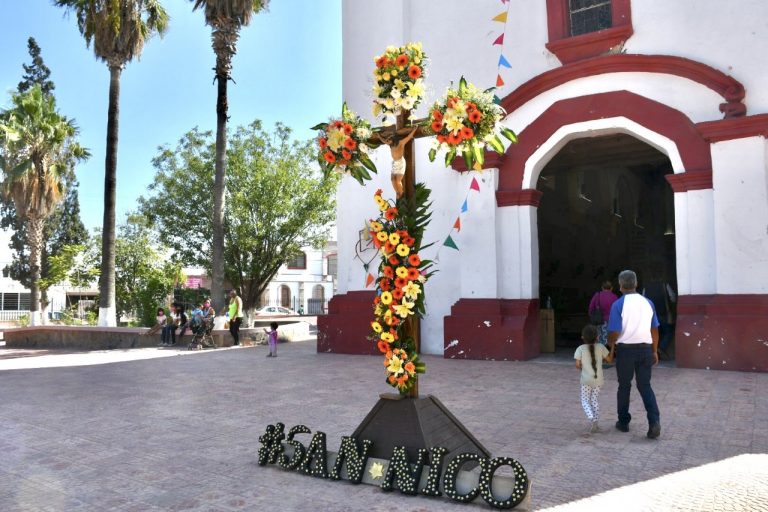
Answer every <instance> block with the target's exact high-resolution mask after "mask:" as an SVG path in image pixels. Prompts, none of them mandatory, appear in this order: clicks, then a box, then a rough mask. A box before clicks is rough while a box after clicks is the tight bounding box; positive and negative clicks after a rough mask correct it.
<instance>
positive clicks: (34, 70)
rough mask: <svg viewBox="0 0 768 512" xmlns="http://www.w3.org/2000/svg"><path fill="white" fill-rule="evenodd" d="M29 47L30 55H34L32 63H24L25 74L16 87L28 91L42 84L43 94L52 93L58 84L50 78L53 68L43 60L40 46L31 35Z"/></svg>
mask: <svg viewBox="0 0 768 512" xmlns="http://www.w3.org/2000/svg"><path fill="white" fill-rule="evenodd" d="M27 48H28V50H29V56H30V57H32V63H30V64H29V65H26V64H22V65H21V66H22V67H23V68H24V76H23V77H22V79H21V82H19V85H18V86H17V87H16V90H18V91H19V92H27V91H28V90H30V89H31V88H32V86H33V85H35V84H40V88H41V89H42V91H43V94H51V93H53V90H54V89H55V88H56V86H55V85H54V84H53V82H52V81H51V80H49V79H48V78H49V77H50V76H51V70H50V69H48V66H46V65H45V62H43V57H42V56H41V55H40V47H39V46H38V45H37V41H35V38H34V37H30V38H29V39H28V40H27Z"/></svg>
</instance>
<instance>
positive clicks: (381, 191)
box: [373, 188, 384, 197]
mask: <svg viewBox="0 0 768 512" xmlns="http://www.w3.org/2000/svg"><path fill="white" fill-rule="evenodd" d="M383 193H384V191H383V190H381V189H380V188H377V189H376V193H374V194H373V197H376V196H380V195H381V194H383Z"/></svg>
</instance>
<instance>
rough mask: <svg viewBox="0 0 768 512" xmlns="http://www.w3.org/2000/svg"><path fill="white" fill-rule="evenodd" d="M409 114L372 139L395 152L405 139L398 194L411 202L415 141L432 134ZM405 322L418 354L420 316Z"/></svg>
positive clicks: (406, 333)
mask: <svg viewBox="0 0 768 512" xmlns="http://www.w3.org/2000/svg"><path fill="white" fill-rule="evenodd" d="M407 114H408V113H407V112H404V113H401V114H400V115H398V116H397V122H396V124H395V125H393V126H386V127H381V128H375V129H374V130H373V135H372V136H371V139H370V140H371V141H373V142H375V143H377V144H378V143H384V144H387V145H388V146H390V150H392V152H393V153H394V152H395V151H394V150H393V149H392V146H393V139H394V136H395V134H397V136H398V138H402V139H403V141H405V146H404V148H403V158H404V159H405V176H404V177H403V196H404V198H401V197H399V196H398V201H401V200H405V201H406V202H407V203H410V202H411V201H413V196H414V193H415V191H416V160H415V158H414V151H413V146H414V144H413V141H414V140H415V139H420V138H423V137H431V136H432V134H431V133H429V132H427V130H426V129H425V128H426V125H427V119H415V120H414V121H413V122H412V123H411V124H410V125H409V126H406V124H405V121H406V115H407ZM414 130H415V131H414ZM411 134H412V135H411ZM408 137H410V138H409V139H408V140H407V141H406V138H408ZM393 163H394V160H393ZM393 182H394V179H393ZM393 186H394V183H393ZM395 193H397V190H395ZM404 324H405V325H404V326H403V336H404V337H408V336H410V337H412V338H413V341H414V349H415V351H416V354H419V353H421V328H420V327H421V326H420V322H419V318H418V317H416V316H415V315H414V316H409V317H408V318H407V319H406V320H405V322H404ZM408 396H410V397H412V398H416V397H418V396H419V382H418V380H417V381H416V384H415V385H414V386H413V388H411V391H410V392H409V394H408Z"/></svg>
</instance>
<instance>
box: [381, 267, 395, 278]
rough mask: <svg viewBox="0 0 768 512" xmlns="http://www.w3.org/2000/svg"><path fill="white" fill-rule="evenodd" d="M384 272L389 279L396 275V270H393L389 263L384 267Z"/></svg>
mask: <svg viewBox="0 0 768 512" xmlns="http://www.w3.org/2000/svg"><path fill="white" fill-rule="evenodd" d="M382 272H383V273H384V275H385V276H387V277H388V278H389V279H392V278H393V277H395V271H394V270H392V267H390V266H389V265H387V266H385V267H384V268H383V269H382Z"/></svg>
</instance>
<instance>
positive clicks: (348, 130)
mask: <svg viewBox="0 0 768 512" xmlns="http://www.w3.org/2000/svg"><path fill="white" fill-rule="evenodd" d="M351 134H352V125H351V124H349V123H344V135H351Z"/></svg>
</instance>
